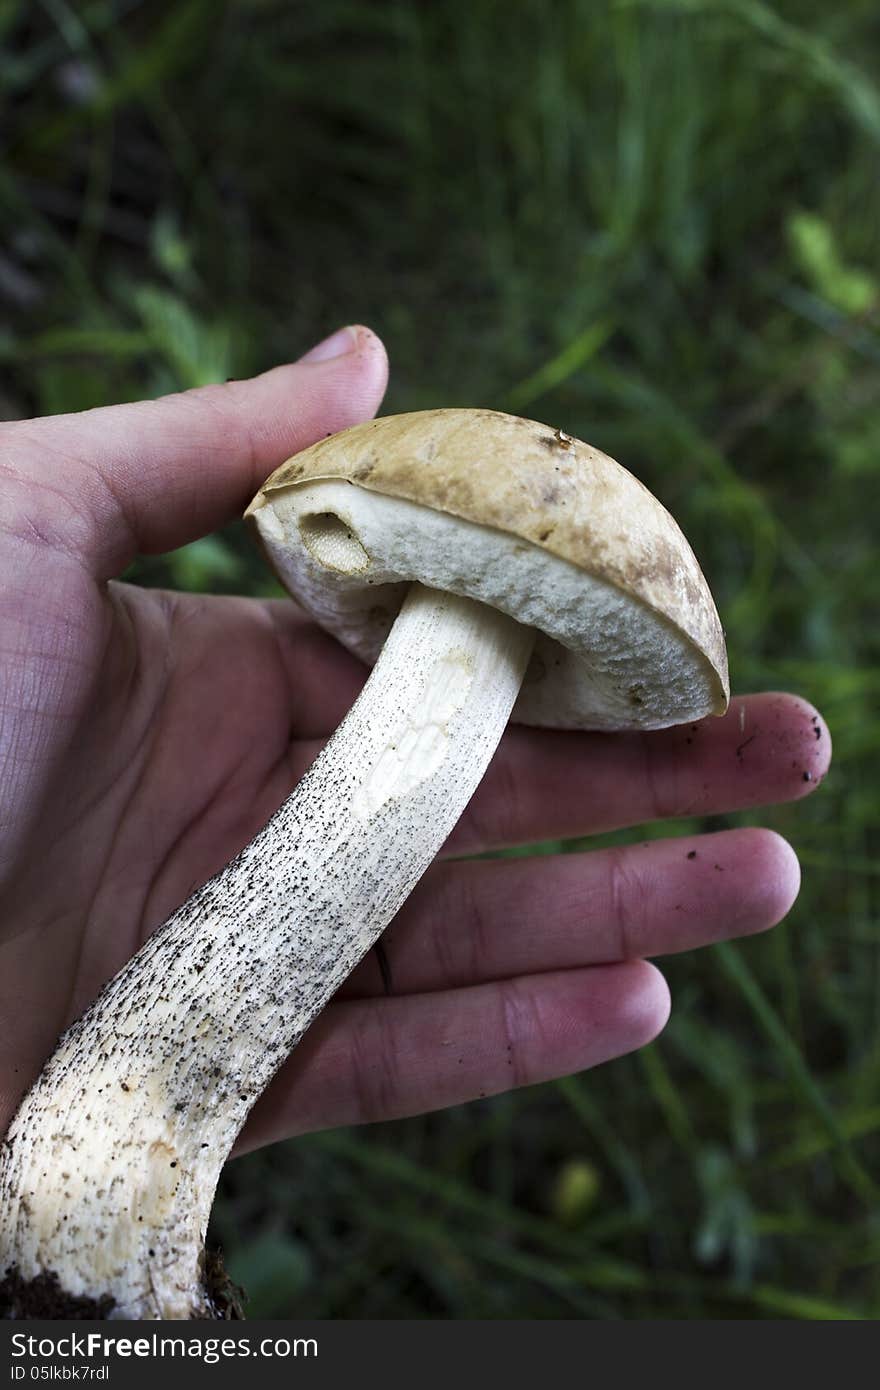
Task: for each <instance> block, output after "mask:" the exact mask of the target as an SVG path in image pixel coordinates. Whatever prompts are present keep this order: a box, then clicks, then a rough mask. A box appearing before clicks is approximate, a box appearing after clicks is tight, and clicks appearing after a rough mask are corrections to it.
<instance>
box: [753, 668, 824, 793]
mask: <svg viewBox="0 0 880 1390" xmlns="http://www.w3.org/2000/svg"><path fill="white" fill-rule="evenodd" d="M761 698H762V700H763V701H764V702H766V705H767V712H768V714H770V715H771V717H772V719H773V723H774V725H775V726H777V727H778V729H779V733H780V738H779V745H778V749H779V755H780V756H781V757H785V758H788V759H789V760H790V765H789V766H788V767H787V769H786V771H787V773H789V774H790V776H791V779H792V785H791V793H790V796H789V799H790V800H792V801H797V800H800V799H801V798H802V797H805V796H809V795H810V793H811V792H814V791H815V790H816V788H817V787H818V786H819V784H820V783H821V782H822V781H823V779H824V778H825V775H826V773H827V772H828V769H829V766H830V764H831V752H832V746H831V731H830V730H829V728H828V725H827V724H826V723H825V720H824V719H823V718H822V715H821V714H820V713H819V711H818V710H817V709H816V707H815V705H813V704H811V703H810V701H809V700H806V699H804V697H803V696H801V695H793V694H790V693H788V692H785V691H779V692H773V693H771V694H768V695H765V696H763V697H761Z"/></svg>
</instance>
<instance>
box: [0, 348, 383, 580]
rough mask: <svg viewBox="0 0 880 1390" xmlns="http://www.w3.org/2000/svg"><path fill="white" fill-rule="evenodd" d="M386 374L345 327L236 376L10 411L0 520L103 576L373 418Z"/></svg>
mask: <svg viewBox="0 0 880 1390" xmlns="http://www.w3.org/2000/svg"><path fill="white" fill-rule="evenodd" d="M387 377H388V362H387V358H386V355H385V349H384V347H383V346H382V343H381V342H380V340H379V339H378V338H377V337H376V336H375V334H374V333H372V332H371V331H370V329H368V328H363V327H360V326H357V327H350V328H342V329H340V330H339V332H338V333H334V334H333V335H332V336H331V337H330V338H327V339H325V340H324V341H323V342H321V343H319V344H318V345H317V347H315V348H313V349H312V350H311V351H310V352H307V353H306V355H305V356H304V357H302V358H300V360H299V361H298V362H294V363H291V364H288V365H286V366H282V367H275V368H273V369H272V370H271V371H268V372H264V373H263V374H262V375H261V376H258V377H254V378H253V379H251V380H249V381H232V382H227V383H226V385H223V386H219V385H218V386H203V387H199V388H198V389H197V390H194V391H184V392H179V393H178V394H176V395H173V396H163V397H161V398H160V399H158V400H152V401H138V402H135V403H134V404H131V405H117V406H105V407H102V408H99V409H97V410H87V411H83V412H82V413H81V414H75V415H53V416H48V417H46V418H44V419H37V420H23V421H17V422H15V423H13V424H10V425H7V426H5V427H4V438H3V443H4V462H5V464H6V465H7V467H6V470H5V471H6V476H7V479H8V480H10V487H9V490H8V492H7V496H6V499H5V503H6V505H5V508H4V510H5V512H6V516H7V518H10V519H11V521H12V529H13V530H19V529H20V532H21V534H23V535H26V536H28V537H29V538H30V539H31V540H32V539H33V537H34V536H38V537H40V538H43V539H45V540H47V541H48V542H49V543H52V542H53V541H57V543H58V544H59V545H60V546H62V547H63V548H64V549H66V550H72V551H74V552H75V553H76V554H78V555H79V556H80V557H81V558H82V559H84V560H85V561H86V563H87V564H88V565H89V567H90V568H91V570H92V572H93V573H94V574H95V576H96V578H99V579H108V578H112V577H113V576H114V575H118V574H120V573H121V571H122V570H123V569H124V568H125V567H126V565H127V564H128V563H129V562H130V561H131V560H132V559H133V558H134V556H135V555H136V554H137V553H138V552H142V553H155V552H159V551H165V550H173V549H174V548H175V547H177V546H180V545H185V544H186V543H187V542H188V541H191V540H195V539H197V538H198V537H199V536H203V535H205V534H206V533H207V532H209V531H213V530H216V529H217V527H218V526H222V525H223V524H224V523H225V522H227V521H229V520H230V519H231V518H232V517H234V516H236V515H238V514H240V513H241V512H242V511H243V509H244V507H245V506H246V505H247V503H248V501H249V500H250V498H251V496H252V495H253V493H254V492H256V490H257V488H258V487H259V485H260V483H261V482H262V481H263V480H264V479H265V477H266V476H267V474H269V473H270V472H271V471H272V469H273V468H275V467H277V465H278V464H280V463H283V461H284V460H285V459H286V458H287V457H289V455H290V454H294V453H296V452H297V451H298V450H300V449H304V448H305V447H306V446H307V445H309V444H313V443H314V442H315V441H316V440H317V439H320V438H322V437H323V436H325V435H327V434H333V433H335V431H336V430H340V429H345V428H346V427H347V426H349V425H354V424H357V423H359V422H360V421H361V420H368V419H369V418H370V417H371V416H372V415H374V414H375V412H376V410H377V409H378V407H379V405H380V403H381V400H382V396H383V394H384V392H385V385H386V382H387ZM7 529H9V528H7Z"/></svg>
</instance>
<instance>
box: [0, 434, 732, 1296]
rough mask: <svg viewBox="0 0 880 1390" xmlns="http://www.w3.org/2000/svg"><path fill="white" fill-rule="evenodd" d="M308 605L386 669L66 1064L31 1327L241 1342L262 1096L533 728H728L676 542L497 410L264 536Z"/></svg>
mask: <svg viewBox="0 0 880 1390" xmlns="http://www.w3.org/2000/svg"><path fill="white" fill-rule="evenodd" d="M247 516H248V518H249V520H250V522H251V523H252V524H253V525H254V526H255V528H256V530H257V532H258V534H259V538H260V541H261V543H262V545H263V547H264V549H265V551H266V553H267V555H268V558H269V560H270V562H271V563H272V565H273V566H274V568H275V570H276V571H277V573H278V574H279V575H280V577H281V579H282V580H283V582H284V584H285V585H286V586H287V587H288V588H289V589H290V590H291V591H292V592H293V593H294V594H295V595H296V596H297V598H298V600H299V602H300V603H301V604H302V605H304V606H305V608H306V609H307V610H308V611H309V612H310V613H311V614H312V615H313V616H314V618H315V619H316V620H317V621H318V622H319V623H321V624H322V625H323V626H324V627H325V628H327V629H328V630H329V631H330V632H331V633H334V634H335V635H336V637H338V638H339V640H340V641H341V642H342V643H343V644H344V645H345V646H346V647H347V648H348V649H349V650H350V651H352V652H354V653H356V654H357V655H358V656H359V657H361V658H363V659H364V660H365V661H367V662H369V663H372V662H374V661H375V667H374V670H373V672H372V674H371V676H370V678H369V680H368V681H367V684H366V686H365V688H364V690H363V692H362V694H361V696H360V697H359V699H358V700H357V702H356V703H355V705H354V706H353V708H352V709H351V711H350V712H349V714H348V715H347V717H346V718H345V719H344V721H343V722H342V724H341V725H340V727H339V729H338V730H337V731H336V733H335V735H334V736H333V738H332V739H331V740H330V742H329V743H328V744H327V745H326V747H325V748H324V750H323V752H322V753H321V754H320V755H319V757H318V758H317V759H316V761H315V763H314V764H313V766H312V767H311V769H310V770H309V772H308V773H307V774H306V775H305V777H304V778H303V779H302V781H301V782H300V783H299V785H298V786H297V787H296V788H295V790H294V791H293V793H292V795H291V796H290V797H289V798H288V799H287V801H286V802H285V803H284V804H283V805H282V806H281V808H280V809H279V810H278V811H277V812H276V813H275V815H274V816H273V817H272V819H271V820H270V821H269V822H268V824H267V825H266V826H265V828H264V829H263V830H262V831H260V833H259V834H258V835H257V836H256V838H255V839H254V840H253V841H252V843H251V844H249V845H248V846H247V847H246V848H245V849H243V850H242V851H241V853H240V854H239V855H238V856H237V857H236V858H235V859H233V861H232V862H231V863H230V864H229V865H227V867H226V868H224V869H223V870H222V871H221V872H220V873H219V874H217V875H216V876H215V877H214V878H212V879H211V880H210V881H209V882H207V883H206V884H205V885H204V886H203V887H201V888H200V889H198V891H197V892H196V893H194V894H193V896H192V897H191V898H190V899H189V900H188V901H187V902H186V903H184V904H183V906H182V907H180V908H179V909H178V910H177V911H176V912H175V913H174V914H173V916H172V917H171V918H170V919H169V920H168V921H167V922H166V923H165V925H164V926H163V927H161V928H159V929H158V930H157V931H156V932H155V933H154V934H153V935H152V936H151V937H150V939H149V940H148V941H147V943H146V944H145V945H144V946H143V948H142V949H141V950H140V951H139V952H138V954H137V955H136V956H135V957H134V958H133V959H132V960H131V961H130V962H129V963H128V965H126V966H125V967H124V969H123V970H121V971H120V972H119V974H117V975H116V976H115V977H114V978H113V979H112V980H111V981H110V982H109V984H108V985H107V986H106V987H105V988H104V990H103V992H102V993H101V994H100V995H99V997H98V998H97V1000H96V1001H95V1002H94V1004H93V1005H92V1006H91V1007H90V1009H89V1010H88V1011H87V1012H86V1013H85V1014H84V1015H83V1017H82V1018H81V1019H80V1020H79V1021H78V1022H76V1023H74V1024H73V1026H72V1027H71V1028H70V1029H69V1030H68V1031H67V1032H66V1033H65V1034H64V1035H63V1036H62V1037H61V1039H60V1041H59V1043H58V1046H57V1049H56V1051H55V1053H54V1054H53V1056H52V1057H51V1058H50V1059H49V1061H48V1062H47V1064H46V1066H45V1068H44V1070H43V1072H42V1074H41V1075H40V1077H39V1078H38V1079H37V1081H36V1082H35V1084H34V1086H33V1088H32V1089H31V1091H30V1092H29V1093H28V1094H27V1095H26V1097H25V1098H24V1100H23V1102H22V1104H21V1106H20V1108H19V1110H18V1113H17V1115H16V1117H15V1119H14V1120H13V1123H12V1125H11V1127H10V1130H9V1133H8V1136H7V1139H6V1141H5V1144H4V1145H3V1149H2V1158H0V1276H2V1277H3V1280H4V1282H3V1289H4V1291H5V1302H6V1307H7V1312H8V1313H10V1314H11V1315H13V1316H28V1315H42V1316H47V1315H48V1316H52V1315H53V1310H54V1315H55V1316H69V1315H71V1314H72V1313H73V1312H76V1313H77V1314H78V1315H80V1316H82V1315H89V1316H93V1317H94V1316H109V1317H113V1318H191V1317H216V1316H222V1315H223V1313H224V1308H223V1306H222V1300H221V1299H220V1298H219V1296H218V1293H217V1289H216V1287H215V1285H214V1283H213V1281H212V1280H211V1278H210V1277H209V1275H208V1274H207V1273H206V1259H205V1254H204V1238H205V1230H206V1227H207V1222H208V1216H209V1212H210V1207H211V1202H212V1200H213V1195H214V1191H215V1187H216V1183H217V1179H218V1176H219V1173H220V1169H221V1167H222V1165H223V1163H224V1161H225V1159H226V1158H227V1156H228V1154H229V1151H230V1149H231V1148H232V1145H233V1142H234V1140H235V1137H236V1135H237V1134H238V1132H239V1130H240V1128H241V1126H242V1124H243V1123H244V1120H245V1118H246V1116H247V1114H248V1112H249V1110H250V1109H251V1106H252V1105H253V1104H254V1102H255V1100H256V1099H257V1097H258V1096H259V1095H260V1094H261V1092H262V1091H263V1090H264V1089H265V1087H266V1086H267V1085H268V1083H269V1081H270V1080H271V1078H272V1076H273V1075H274V1073H275V1072H276V1070H277V1069H278V1067H279V1066H280V1065H281V1063H282V1062H283V1061H284V1059H285V1058H286V1057H287V1055H288V1053H289V1052H290V1050H291V1049H292V1048H293V1047H294V1046H295V1044H296V1043H297V1042H298V1040H299V1039H300V1038H301V1037H302V1035H303V1033H304V1031H305V1029H306V1028H307V1027H308V1026H309V1024H310V1023H311V1022H312V1020H313V1019H314V1018H315V1017H316V1015H317V1014H318V1013H319V1012H320V1010H321V1009H323V1007H324V1006H325V1004H326V1003H327V1002H328V1000H329V999H330V997H331V996H332V994H333V993H334V991H335V990H336V989H337V988H338V986H339V985H340V984H341V983H342V981H343V980H344V979H345V977H346V976H347V975H348V974H349V972H350V971H351V970H352V969H353V967H354V966H355V965H356V964H357V962H358V961H359V960H360V958H361V957H362V956H363V955H364V953H365V952H366V951H367V950H368V949H369V948H370V947H371V946H372V945H373V944H374V942H375V941H376V939H377V938H378V936H379V934H380V932H381V931H382V930H383V928H384V927H385V926H386V925H387V923H388V922H389V921H390V919H391V918H392V917H393V916H394V914H395V912H396V911H397V909H398V908H399V907H400V905H401V904H402V903H403V901H404V900H405V898H406V897H407V895H408V894H409V893H410V892H411V891H412V889H413V887H414V885H415V884H416V882H417V880H418V879H419V877H420V876H421V875H422V874H423V873H424V871H425V870H426V868H427V867H428V865H429V864H430V862H431V860H432V859H433V858H434V856H435V855H436V853H437V851H438V850H439V849H440V847H441V846H442V844H443V842H444V841H445V840H446V838H447V836H448V835H449V833H450V831H451V830H452V829H453V827H454V825H455V823H456V821H457V820H458V818H459V816H460V815H461V813H462V811H463V810H464V808H465V807H466V805H467V803H468V801H469V800H470V798H471V795H472V793H473V792H474V790H475V788H476V786H477V784H478V783H479V781H480V779H481V777H482V776H483V773H484V772H485V770H486V767H487V765H488V763H489V760H490V759H491V757H492V753H493V751H494V749H495V747H496V745H497V744H498V741H499V739H500V738H501V735H502V732H503V730H504V728H505V725H506V723H507V721H508V718H509V716H510V715H511V711H512V712H513V718H514V719H517V720H520V721H522V722H525V723H527V724H533V725H544V726H550V727H554V728H589V729H654V728H661V727H665V726H668V725H672V724H678V723H682V722H685V721H690V720H695V719H699V718H701V717H702V716H704V715H707V714H710V713H715V714H721V713H723V711H724V709H725V708H726V705H727V699H728V684H727V666H726V655H725V648H724V639H723V635H722V631H721V627H720V624H719V621H718V615H717V612H716V609H715V605H714V603H713V601H712V597H711V595H710V593H709V589H708V587H707V585H706V582H705V579H704V578H703V575H702V573H701V571H700V569H699V566H698V564H697V561H696V560H695V558H694V556H693V553H692V551H691V549H690V547H689V546H688V544H687V541H686V540H685V538H684V536H683V535H682V533H681V531H680V530H679V528H678V526H677V525H676V523H675V522H674V521H673V519H672V518H671V517H670V516H669V514H668V513H667V512H666V511H665V510H664V508H663V507H662V506H661V505H660V503H659V502H658V501H657V500H656V499H655V498H654V497H653V496H652V495H651V494H650V493H649V492H648V491H647V489H646V488H644V487H643V486H642V484H641V483H639V482H637V481H636V479H635V478H633V477H632V476H631V475H630V474H629V473H627V472H626V471H625V470H624V469H623V468H621V467H620V465H619V464H617V463H615V462H614V461H613V460H612V459H610V458H608V457H606V456H605V455H604V454H602V453H600V452H598V450H596V449H593V448H591V447H590V446H589V445H587V444H584V443H581V442H580V441H578V440H575V439H572V438H570V437H569V436H568V435H567V434H565V433H563V431H562V430H558V429H551V428H549V427H548V426H546V425H542V424H537V423H535V422H533V421H529V420H522V419H518V418H515V417H512V416H509V415H503V414H499V413H497V412H494V411H488V410H436V411H422V412H417V413H415V414H410V415H401V416H391V417H386V418H382V419H378V420H373V421H370V422H369V423H367V424H362V425H357V426H355V427H354V428H353V429H349V430H345V431H344V432H343V433H341V434H338V435H335V436H332V437H329V438H327V439H325V440H323V441H321V442H320V443H318V444H315V445H314V446H312V447H311V448H309V449H306V450H305V451H304V452H303V453H300V454H298V455H296V456H295V457H294V458H292V459H290V460H288V462H287V463H285V464H283V465H282V466H281V467H280V468H279V469H277V470H276V472H275V473H273V474H272V476H271V477H270V478H269V479H268V481H267V482H266V483H265V484H264V485H263V487H262V488H261V490H260V492H259V494H258V495H257V497H256V498H255V499H254V501H253V502H252V503H251V505H250V507H249V508H248V512H247Z"/></svg>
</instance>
